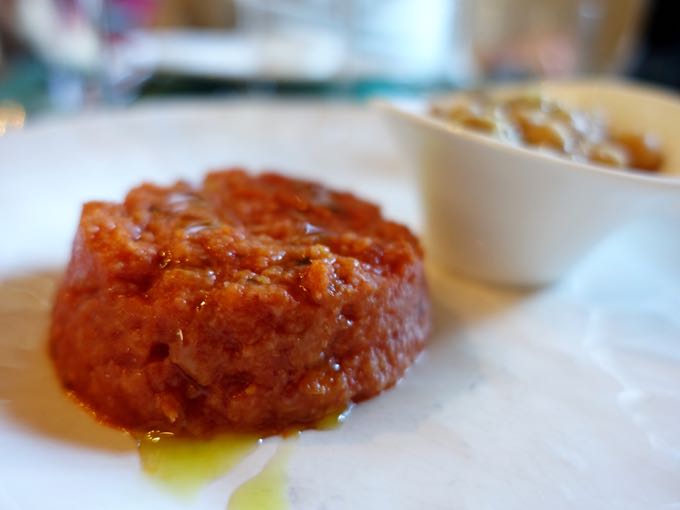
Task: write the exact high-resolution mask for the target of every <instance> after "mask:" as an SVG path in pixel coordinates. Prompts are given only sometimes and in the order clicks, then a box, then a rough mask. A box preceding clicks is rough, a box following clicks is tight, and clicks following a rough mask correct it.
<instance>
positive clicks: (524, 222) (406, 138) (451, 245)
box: [377, 80, 680, 286]
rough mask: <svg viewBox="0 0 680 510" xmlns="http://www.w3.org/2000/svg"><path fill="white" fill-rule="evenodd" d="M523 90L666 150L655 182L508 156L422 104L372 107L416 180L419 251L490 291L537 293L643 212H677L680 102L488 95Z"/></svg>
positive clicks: (550, 89) (625, 94)
mask: <svg viewBox="0 0 680 510" xmlns="http://www.w3.org/2000/svg"><path fill="white" fill-rule="evenodd" d="M520 90H523V91H525V92H526V91H527V90H538V91H541V92H543V93H545V95H546V96H547V97H549V98H553V99H557V100H560V101H563V102H564V103H566V104H568V105H570V106H573V107H577V108H582V109H587V110H602V111H604V112H606V114H607V117H608V119H609V120H610V121H611V124H612V125H613V126H623V127H625V128H626V129H630V130H632V131H635V132H649V133H654V134H655V135H657V136H658V137H659V139H660V140H661V143H662V145H663V151H664V155H665V163H664V167H663V169H662V173H660V174H656V175H654V174H646V173H643V172H637V171H628V170H615V169H609V168H607V167H604V166H600V165H595V164H588V163H579V162H575V161H572V160H569V159H566V158H563V157H560V156H557V155H551V154H548V153H545V152H541V151H538V150H536V149H532V148H527V147H520V146H514V145H511V144H508V143H506V142H502V141H499V140H497V139H495V138H492V137H490V136H485V135H483V134H479V133H476V132H473V131H469V130H466V129H465V128H461V127H458V126H455V125H452V124H450V123H447V122H445V121H442V120H438V119H437V118H435V117H432V116H431V115H429V114H428V110H429V107H430V105H431V104H432V103H431V102H430V101H426V100H422V101H418V102H412V103H409V104H400V103H391V102H378V103H377V106H378V108H379V109H380V111H382V112H383V114H384V116H385V118H386V120H387V122H388V124H389V127H390V128H391V131H392V132H393V134H394V136H395V137H396V140H397V142H398V144H399V146H400V148H401V149H402V150H403V152H404V155H405V156H406V157H408V158H409V160H410V161H411V162H412V163H413V164H414V165H416V166H417V168H418V171H419V175H420V182H421V188H422V192H423V202H424V208H425V213H426V225H425V244H426V248H427V251H428V255H429V256H430V257H431V258H432V259H433V260H434V262H436V263H437V264H439V265H441V266H443V267H444V268H446V269H448V270H452V271H456V272H459V273H464V274H466V275H468V276H471V277H474V278H478V279H482V280H486V281H490V282H495V283H502V284H510V285H523V286H533V285H542V284H546V283H550V282H552V281H554V280H556V279H557V278H559V277H560V276H561V275H562V274H563V273H564V272H565V271H566V270H567V269H568V268H569V267H570V266H571V265H572V264H573V263H574V262H576V261H577V260H578V259H579V257H581V256H582V255H583V254H584V253H585V252H586V251H587V250H588V249H589V248H590V247H591V246H592V245H593V244H594V243H596V242H597V241H598V240H600V239H601V238H602V237H603V236H605V235H606V234H607V233H609V232H610V231H612V230H613V229H614V228H616V227H618V226H620V225H621V224H622V223H624V222H626V221H627V220H629V219H631V217H633V216H635V215H637V214H639V213H640V212H641V211H643V210H645V209H648V208H653V207H657V206H662V205H663V204H668V203H674V202H675V203H680V143H679V142H678V133H679V132H680V101H679V100H678V98H677V97H676V96H673V95H671V94H668V93H665V92H661V91H658V90H655V89H650V88H645V87H641V86H638V85H631V84H627V83H623V82H613V81H598V80H589V81H578V82H555V83H550V82H543V83H534V84H528V85H526V84H525V85H523V86H521V87H516V86H515V87H512V88H510V87H503V88H498V89H495V90H491V93H492V94H494V93H495V94H512V93H518V92H519V91H520ZM447 99H448V100H450V99H452V97H451V96H450V97H449V98H447Z"/></svg>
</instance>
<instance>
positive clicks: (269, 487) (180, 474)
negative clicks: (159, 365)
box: [137, 406, 352, 510]
mask: <svg viewBox="0 0 680 510" xmlns="http://www.w3.org/2000/svg"><path fill="white" fill-rule="evenodd" d="M351 410H352V406H350V407H348V408H347V409H345V410H343V411H341V412H338V413H333V414H330V415H328V416H326V417H325V418H323V419H322V420H320V421H318V422H317V423H316V424H315V426H314V427H313V429H315V430H325V431H327V430H332V429H335V428H337V427H339V426H340V425H342V424H343V423H344V422H345V420H346V419H347V417H348V416H349V413H350V412H351ZM301 433H302V429H300V428H291V429H288V430H286V431H284V432H283V433H282V434H281V437H282V441H281V443H280V444H279V446H278V448H277V450H276V452H275V454H274V456H273V457H272V458H271V459H270V460H269V461H268V462H267V464H266V465H265V467H264V468H263V470H262V471H261V472H260V473H259V474H258V475H256V476H255V477H254V478H251V479H250V480H248V481H246V482H245V483H244V484H242V485H241V486H240V487H238V488H236V489H235V491H234V492H233V494H232V497H231V498H230V500H229V507H228V510H251V509H259V508H267V509H270V510H286V509H287V508H289V506H288V497H287V477H286V466H287V463H288V459H289V458H290V456H291V453H292V451H293V447H294V444H295V441H294V440H293V439H294V438H296V437H298V436H299V435H300V434H301ZM262 441H263V439H262V438H261V437H260V436H259V435H254V434H224V435H220V436H217V437H215V438H212V439H207V440H197V439H189V438H181V437H176V436H175V435H174V434H172V433H169V432H155V431H154V432H148V433H146V434H144V435H142V436H139V437H137V447H138V449H139V456H140V459H141V463H142V468H143V470H144V472H145V473H146V474H147V475H148V476H149V477H151V479H152V480H154V481H155V482H156V483H158V484H159V485H161V486H163V487H164V488H165V489H167V490H168V491H170V492H171V493H173V494H175V495H176V496H178V497H180V498H191V497H193V496H195V495H196V494H197V493H198V491H199V490H200V489H201V488H202V487H204V486H205V485H206V484H208V483H210V482H211V481H213V480H215V479H217V478H219V477H220V476H222V475H224V474H226V473H227V472H229V471H230V470H231V469H233V468H234V467H235V466H236V465H237V464H239V463H240V462H241V461H243V460H244V459H245V458H246V457H248V456H249V455H250V454H251V453H252V452H253V451H254V450H255V448H256V447H257V446H258V445H259V444H261V443H262Z"/></svg>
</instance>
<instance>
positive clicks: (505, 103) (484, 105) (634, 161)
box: [432, 92, 663, 172]
mask: <svg viewBox="0 0 680 510" xmlns="http://www.w3.org/2000/svg"><path fill="white" fill-rule="evenodd" d="M432 113H433V115H435V116H436V117H438V118H440V119H443V120H446V121H447V122H452V123H454V124H456V125H459V126H462V127H465V128H467V129H470V130H474V131H477V132H481V133H485V134H489V135H492V136H495V137H497V138H499V139H501V140H503V141H507V142H510V143H515V144H523V145H527V146H530V147H540V148H544V149H547V150H550V151H553V152H556V153H558V154H561V155H564V156H567V157H570V158H572V159H575V160H579V161H589V162H592V163H598V164H602V165H606V166H611V167H616V168H633V169H635V170H641V171H646V172H657V171H659V170H660V168H661V166H662V164H663V153H662V150H661V147H660V143H659V141H658V140H657V139H656V138H655V137H654V136H653V135H651V134H649V133H637V132H634V131H623V130H618V129H616V128H614V127H612V126H610V125H608V123H607V122H606V119H605V117H604V116H603V115H602V114H600V113H598V112H587V111H582V110H578V109H574V108H569V107H567V106H566V105H564V104H562V103H560V102H558V101H555V100H551V99H549V98H546V97H544V96H542V95H540V94H534V95H515V96H511V97H508V98H494V97H492V96H491V95H488V94H484V93H482V92H475V93H470V94H465V95H462V96H460V97H457V98H456V100H454V101H453V102H451V103H448V104H436V105H434V106H433V107H432Z"/></svg>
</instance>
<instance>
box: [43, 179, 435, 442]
mask: <svg viewBox="0 0 680 510" xmlns="http://www.w3.org/2000/svg"><path fill="white" fill-rule="evenodd" d="M429 327H430V303H429V300H428V295H427V286H426V282H425V276H424V270H423V261H422V251H421V248H420V245H419V243H418V241H417V239H416V238H415V237H414V236H413V235H412V234H411V232H409V230H408V229H407V228H406V227H404V226H402V225H399V224H397V223H393V222H390V221H387V220H385V219H383V217H382V216H381V214H380V210H379V209H378V208H377V207H376V206H374V205H372V204H370V203H368V202H365V201H363V200H360V199H358V198H356V197H354V196H353V195H351V194H349V193H342V192H336V191H333V190H330V189H328V188H326V187H324V186H321V185H319V184H316V183H313V182H307V181H301V180H296V179H291V178H287V177H283V176H280V175H277V174H263V175H259V176H251V175H249V174H247V173H245V172H243V171H241V170H227V171H220V172H215V173H211V174H208V175H207V176H206V177H205V179H204V181H203V183H202V185H201V186H198V187H194V186H191V185H189V184H187V183H185V182H178V183H176V184H174V185H173V186H170V187H159V186H155V185H151V184H144V185H141V186H139V187H137V188H135V189H133V190H132V191H131V192H130V193H129V194H128V195H127V197H126V198H125V201H124V202H123V203H104V202H90V203H87V204H85V205H84V207H83V211H82V216H81V219H80V224H79V227H78V230H77V233H76V237H75V241H74V244H73V251H72V254H71V260H70V263H69V265H68V269H67V271H66V275H65V277H64V280H63V282H62V284H61V286H60V288H59V290H58V292H57V296H56V302H55V305H54V309H53V317H52V326H51V331H50V352H51V355H52V359H53V360H54V364H55V366H56V370H57V373H58V375H59V377H60V379H61V381H62V382H63V384H64V386H65V388H66V389H67V390H69V391H70V392H71V393H72V394H74V395H75V396H76V397H77V398H78V399H79V400H80V401H81V402H83V403H84V404H85V405H86V406H88V407H89V408H90V409H91V410H93V411H94V412H95V414H96V415H97V416H98V417H99V418H101V419H102V420H103V421H105V422H108V423H110V424H112V425H115V426H119V427H122V428H125V429H128V430H131V431H136V432H148V431H152V430H153V431H164V432H174V433H176V434H179V435H186V436H199V437H205V436H210V435H213V434H216V433H219V432H226V431H250V432H253V431H257V432H261V433H274V432H277V431H280V430H282V429H285V428H287V427H290V426H303V427H304V426H312V425H313V424H314V423H315V422H317V421H318V420H320V419H322V418H323V417H325V416H327V415H329V414H331V413H335V412H338V411H340V410H342V409H344V408H345V407H347V406H348V405H349V404H350V403H352V402H358V401H361V400H364V399H367V398H370V397H372V396H374V395H376V394H378V393H380V392H381V391H382V390H384V389H386V388H388V387H390V386H392V385H393V384H394V383H395V382H396V381H397V380H398V379H399V378H400V377H401V376H402V375H403V374H404V372H405V370H406V369H407V368H408V366H409V365H410V364H411V363H412V362H413V360H414V359H415V358H416V356H417V355H418V353H419V352H420V351H421V350H422V348H423V346H424V343H425V340H426V337H427V335H428V332H429Z"/></svg>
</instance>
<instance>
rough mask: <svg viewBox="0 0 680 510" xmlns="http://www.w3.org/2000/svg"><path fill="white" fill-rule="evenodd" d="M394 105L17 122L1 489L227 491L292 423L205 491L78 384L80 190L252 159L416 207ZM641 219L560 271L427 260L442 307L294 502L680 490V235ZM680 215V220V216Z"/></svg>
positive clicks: (1, 144) (5, 500)
mask: <svg viewBox="0 0 680 510" xmlns="http://www.w3.org/2000/svg"><path fill="white" fill-rule="evenodd" d="M375 115H376V114H374V113H371V112H369V111H365V110H363V109H359V108H357V107H348V106H343V105H325V106H320V105H318V104H288V105H281V104H255V103H235V102H234V103H226V102H225V103H188V104H164V105H159V104H155V105H153V104H152V105H147V106H144V107H141V108H136V109H134V110H132V111H125V112H114V113H100V114H90V115H88V116H85V117H81V118H74V119H71V120H61V121H59V120H54V121H46V122H43V123H41V124H37V125H34V126H31V127H29V128H28V129H26V130H25V131H24V132H19V133H12V134H8V135H6V136H4V137H2V138H0V213H1V214H0V232H2V238H1V239H0V508H2V509H8V510H14V509H34V508H41V509H42V508H50V509H69V510H71V509H73V508H89V509H108V508H110V509H117V510H119V509H126V508H143V509H154V508H163V509H166V508H170V509H172V508H197V509H224V508H225V507H226V505H227V501H228V500H229V496H230V494H231V492H232V491H233V490H234V488H235V487H236V486H237V485H238V484H240V483H241V482H243V481H244V480H246V479H247V478H249V477H250V476H253V475H254V474H255V473H257V472H258V470H259V469H261V467H262V465H264V463H265V462H266V461H267V459H268V458H269V457H271V455H272V454H273V451H274V450H275V449H276V447H277V445H278V443H280V440H279V439H277V438H274V439H272V440H269V441H267V442H265V443H264V444H263V445H262V446H261V447H259V448H258V450H257V451H256V452H255V453H254V454H253V455H252V456H251V457H249V458H248V459H247V460H246V461H244V462H243V463H242V464H240V465H239V466H237V467H236V468H235V469H234V470H233V471H232V472H230V473H229V474H228V475H226V476H225V477H222V478H220V479H218V480H216V481H214V482H213V483H211V484H209V485H207V486H206V487H205V488H204V489H203V490H202V491H201V492H200V493H199V494H198V495H197V496H196V497H195V498H194V499H192V500H190V501H185V500H178V499H177V498H175V497H174V496H173V495H172V494H170V493H169V492H168V491H167V490H164V489H163V488H161V487H159V486H158V485H156V484H155V483H153V481H151V480H150V479H148V478H147V477H146V476H145V475H144V474H143V472H142V471H141V469H140V465H139V457H138V455H137V452H136V449H135V445H134V443H133V442H132V441H131V440H130V439H129V438H128V437H127V436H125V435H124V434H122V433H120V432H117V431H114V430H110V429H107V428H106V427H104V426H102V425H99V424H97V423H95V422H94V421H93V420H92V419H91V418H90V417H89V416H88V415H87V414H85V413H84V412H83V411H81V410H80V409H79V408H77V407H76V406H75V405H74V404H73V403H72V402H70V401H68V400H67V399H66V398H65V397H64V396H63V395H62V394H61V391H60V390H59V388H58V386H57V384H56V381H55V379H54V377H53V375H52V373H51V371H50V367H49V364H48V362H47V360H46V358H45V354H44V347H45V344H44V342H45V337H44V335H45V331H46V328H47V325H48V314H49V308H50V300H51V294H52V292H53V290H54V287H55V282H56V281H57V278H58V274H59V272H60V271H61V270H62V268H63V266H64V264H65V263H66V261H67V258H68V253H69V245H70V242H71V237H72V235H73V232H74V229H75V225H76V221H77V217H78V214H79V208H80V204H81V203H82V202H83V201H84V200H87V199H92V198H104V199H120V198H121V197H122V196H123V194H124V192H125V190H126V189H128V188H130V187H131V186H133V185H134V184H136V183H138V182H139V181H140V180H143V179H153V180H155V181H159V182H164V183H167V182H171V181H172V180H174V179H176V178H178V177H185V178H188V179H197V178H198V177H199V176H200V174H201V173H202V172H203V171H204V170H206V169H208V168H215V167H219V166H224V165H232V164H239V165H245V166H248V167H251V168H253V169H262V168H276V169H281V170H282V171H286V172H293V173H295V174H297V175H300V176H303V177H313V178H315V179H318V180H321V181H323V182H325V183H328V184H330V185H334V186H339V187H343V188H347V189H350V190H352V191H355V192H357V193H359V194H360V195H362V196H365V197H368V198H371V199H374V200H376V201H378V202H379V203H381V204H382V205H383V207H384V209H385V211H386V213H387V214H388V215H390V216H392V217H393V218H396V219H398V220H402V221H405V222H407V223H409V224H410V225H411V226H413V227H414V228H416V229H418V228H419V225H420V217H419V214H418V210H419V209H418V205H417V203H418V202H417V196H416V191H415V187H414V186H413V181H414V180H415V179H414V176H413V175H412V173H411V170H410V169H409V168H408V167H407V166H406V165H405V164H404V163H403V161H402V159H401V157H400V156H399V154H398V152H397V151H396V148H395V147H394V146H392V145H391V144H390V142H389V137H388V136H387V134H386V133H384V131H383V128H382V126H381V124H380V122H379V120H378V119H377V118H376V116H375ZM672 221H673V220H671V219H668V220H667V222H668V225H667V227H666V228H667V229H666V230H663V227H662V224H661V222H659V221H655V222H654V223H653V224H654V227H651V226H649V225H651V223H650V224H646V223H642V222H640V223H639V224H638V225H636V226H634V227H630V228H629V229H628V230H627V231H625V232H620V233H619V234H618V235H617V236H616V237H613V238H611V239H610V240H609V241H607V242H605V243H603V244H602V245H600V246H599V247H598V248H597V249H596V250H595V251H594V252H592V253H591V255H590V256H589V257H587V258H586V259H585V260H584V261H583V262H582V263H580V265H578V266H577V267H576V268H575V269H574V270H573V271H572V272H571V273H570V274H569V275H568V276H567V277H566V278H565V279H564V280H563V281H562V283H561V284H559V285H558V286H555V287H552V288H547V289H543V290H541V291H537V292H534V293H510V292H508V291H500V290H494V289H492V288H485V287H481V286H476V285H474V284H469V283H466V282H463V281H461V280H457V279H454V278H451V277H447V276H445V275H443V274H441V273H438V272H437V271H436V270H432V271H431V272H430V277H431V278H430V279H431V284H432V291H433V297H434V301H435V312H436V313H435V328H434V333H433V335H432V340H431V344H430V346H429V348H428V350H427V352H426V353H425V354H424V355H423V356H422V357H421V358H420V359H419V361H418V363H416V365H415V366H414V367H413V368H412V370H410V372H409V373H408V375H407V377H406V378H405V379H404V380H403V382H402V383H401V384H399V385H398V386H397V387H396V388H394V389H393V390H391V391H389V392H387V393H385V394H384V395H382V396H380V397H378V398H376V399H374V400H372V401H370V402H366V403H364V404H361V405H359V406H357V407H356V408H355V410H354V411H353V413H352V415H351V417H350V419H349V420H348V421H347V423H346V424H345V425H344V426H342V427H340V428H339V429H336V430H332V431H325V432H321V431H311V432H305V433H304V434H302V436H301V437H300V438H299V440H297V441H296V442H295V443H294V444H292V454H291V457H290V460H289V462H288V464H287V467H286V472H287V476H288V489H287V493H288V497H289V499H290V501H291V507H292V508H295V509H321V508H325V509H346V508H371V509H381V508H385V509H388V508H389V509H395V508H399V509H411V508H413V509H416V508H417V509H420V508H432V509H434V508H441V509H452V508H469V509H497V508H503V509H522V510H527V509H545V508H550V509H567V508H579V509H584V508H616V509H633V508H634V509H645V510H646V509H650V508H658V509H672V508H680V426H679V424H680V314H679V313H678V310H680V263H679V262H678V261H679V260H680V245H679V243H678V240H677V237H678V236H677V232H678V228H677V226H678V225H677V224H674V223H672ZM669 232H675V234H673V235H669V234H668V233H669Z"/></svg>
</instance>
